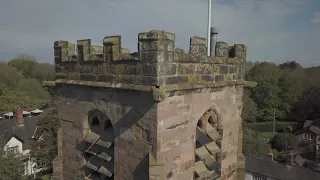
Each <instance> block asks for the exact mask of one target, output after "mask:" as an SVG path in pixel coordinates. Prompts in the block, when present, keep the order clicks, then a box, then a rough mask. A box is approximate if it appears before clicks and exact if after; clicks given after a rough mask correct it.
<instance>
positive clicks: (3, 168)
mask: <svg viewBox="0 0 320 180" xmlns="http://www.w3.org/2000/svg"><path fill="white" fill-rule="evenodd" d="M21 158H22V157H21V156H20V155H17V154H13V153H9V152H5V151H4V150H3V148H0V177H1V180H20V179H21V177H22V175H23V172H24V166H23V163H22V161H21Z"/></svg>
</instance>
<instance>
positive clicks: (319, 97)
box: [293, 84, 320, 122]
mask: <svg viewBox="0 0 320 180" xmlns="http://www.w3.org/2000/svg"><path fill="white" fill-rule="evenodd" d="M293 116H295V117H296V120H297V121H302V122H303V121H305V120H306V119H310V120H314V119H318V118H320V85H317V84H314V85H312V86H310V87H308V88H306V89H305V91H304V92H303V94H302V96H301V98H300V100H299V101H298V103H296V105H295V107H294V110H293Z"/></svg>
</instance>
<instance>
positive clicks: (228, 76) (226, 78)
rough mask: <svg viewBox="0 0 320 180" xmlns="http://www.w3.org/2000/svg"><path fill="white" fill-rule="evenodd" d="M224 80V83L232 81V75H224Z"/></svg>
mask: <svg viewBox="0 0 320 180" xmlns="http://www.w3.org/2000/svg"><path fill="white" fill-rule="evenodd" d="M224 79H225V80H226V81H232V80H233V74H226V75H224Z"/></svg>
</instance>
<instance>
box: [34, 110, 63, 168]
mask: <svg viewBox="0 0 320 180" xmlns="http://www.w3.org/2000/svg"><path fill="white" fill-rule="evenodd" d="M52 109H53V110H52V111H48V112H47V113H46V114H45V115H44V116H43V117H42V118H41V119H40V120H39V121H38V130H37V136H38V137H40V136H42V139H41V140H39V141H37V142H36V143H34V144H33V145H32V148H31V157H32V158H33V159H36V160H38V161H44V162H52V161H53V160H54V158H55V157H56V156H57V155H58V149H57V132H58V129H59V125H60V124H59V119H58V117H57V109H56V108H52Z"/></svg>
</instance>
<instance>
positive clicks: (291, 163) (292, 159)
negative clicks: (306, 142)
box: [290, 151, 294, 166]
mask: <svg viewBox="0 0 320 180" xmlns="http://www.w3.org/2000/svg"><path fill="white" fill-rule="evenodd" d="M290 157H291V162H290V166H292V165H293V161H294V153H293V152H292V151H290Z"/></svg>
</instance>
